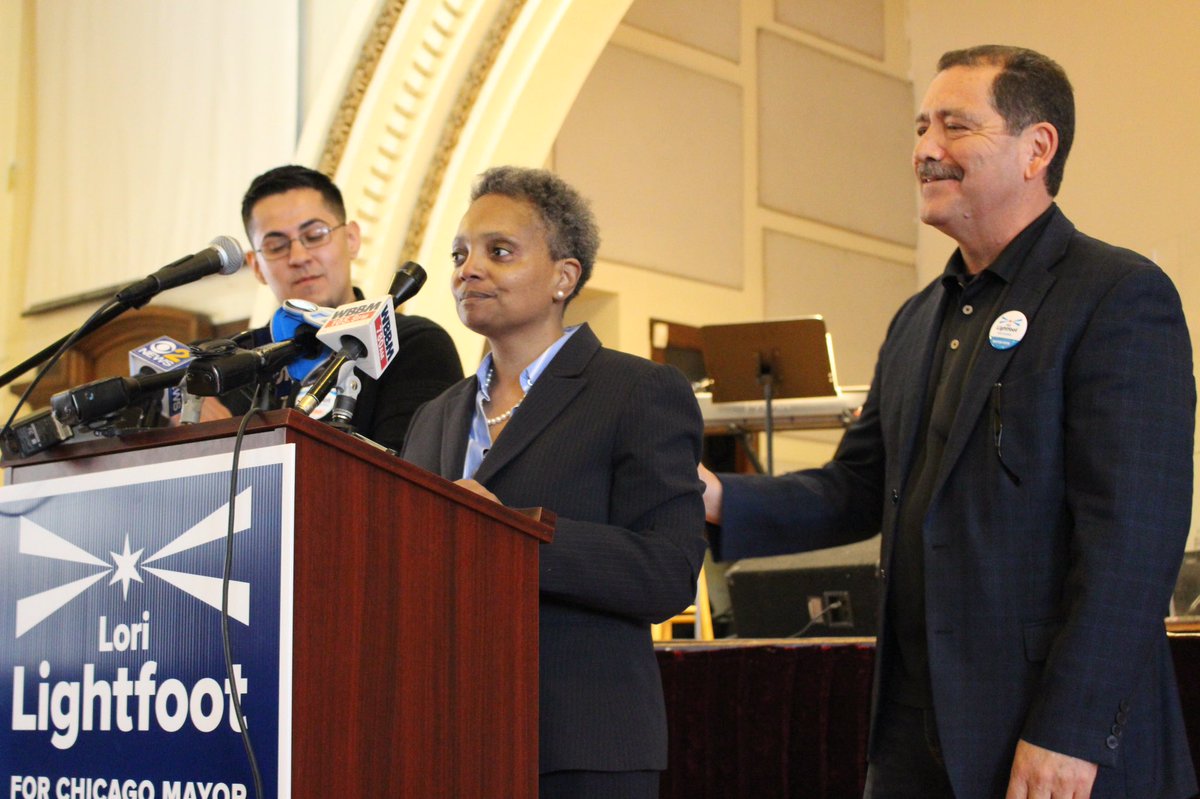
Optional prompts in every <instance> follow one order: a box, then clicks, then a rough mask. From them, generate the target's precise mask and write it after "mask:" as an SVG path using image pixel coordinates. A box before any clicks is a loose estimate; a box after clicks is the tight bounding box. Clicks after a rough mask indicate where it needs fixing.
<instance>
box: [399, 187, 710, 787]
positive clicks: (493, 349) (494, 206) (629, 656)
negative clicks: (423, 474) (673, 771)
mask: <svg viewBox="0 0 1200 799" xmlns="http://www.w3.org/2000/svg"><path fill="white" fill-rule="evenodd" d="M598 244H599V238H598V234H597V232H596V229H595V222H594V220H593V218H592V214H591V212H590V210H589V209H588V208H587V205H586V202H585V201H584V200H583V199H582V198H581V197H580V196H579V195H578V194H577V193H576V192H575V191H574V190H573V189H572V188H571V187H569V186H567V185H566V184H565V183H564V182H563V181H562V180H561V179H559V178H558V177H557V176H555V175H553V174H551V173H549V172H546V171H544V170H531V169H521V168H516V167H496V168H494V169H491V170H488V171H487V172H485V173H484V175H483V176H481V178H480V180H479V181H478V182H477V184H476V186H475V188H474V191H473V193H472V203H471V206H470V208H469V210H468V211H467V214H466V215H465V216H464V217H463V221H462V223H461V224H460V226H459V232H458V235H457V236H456V237H455V240H454V244H453V246H452V250H451V251H452V255H453V259H454V265H455V268H454V272H453V275H452V277H451V287H452V289H453V291H454V294H455V298H456V304H457V306H458V313H459V316H460V318H462V320H463V323H464V324H465V325H466V326H467V327H468V328H470V329H471V330H473V331H475V332H477V333H480V334H482V335H484V336H486V338H487V340H488V344H489V346H490V353H489V354H488V355H487V356H486V357H485V359H484V361H483V363H482V364H481V365H480V368H479V370H478V371H477V373H476V374H475V375H474V376H472V377H469V378H467V379H466V380H464V381H463V382H461V383H460V384H458V385H457V386H454V387H453V388H451V389H450V390H448V391H447V392H446V393H445V394H443V395H442V396H440V397H438V398H437V399H435V400H433V401H432V402H430V403H428V404H427V405H425V406H424V407H422V408H421V409H420V410H419V411H418V412H417V414H416V416H414V417H413V421H412V426H411V427H410V428H409V432H408V439H407V442H406V443H405V447H404V451H403V453H402V455H403V457H404V458H405V459H406V460H409V461H411V462H413V463H415V464H417V465H418V466H421V467H423V468H425V469H428V470H430V471H432V472H435V473H437V474H440V475H442V476H443V477H446V478H447V479H451V480H457V481H459V483H460V484H462V485H465V486H467V487H468V488H470V489H471V490H474V491H476V492H477V493H480V494H482V495H484V496H487V497H489V498H490V499H493V500H495V501H498V502H502V503H503V504H505V505H508V506H510V507H545V508H549V509H550V510H553V511H554V512H555V514H556V515H557V523H556V527H555V531H554V540H553V542H552V543H550V544H547V545H545V546H542V547H541V548H540V553H539V556H540V557H539V568H540V572H539V582H538V588H539V603H538V607H539V660H538V668H539V694H540V697H539V699H540V701H539V739H538V751H539V772H540V776H539V795H540V796H541V797H543V799H556V798H557V797H563V799H568V798H569V799H589V798H591V797H594V798H595V799H632V797H642V798H645V799H650V797H656V796H658V776H659V774H658V773H659V772H660V771H661V770H662V769H664V768H666V764H667V763H666V761H667V729H666V711H665V707H664V702H663V694H662V682H661V677H660V675H659V671H658V664H657V661H656V660H655V657H654V649H653V644H652V642H651V638H650V625H651V623H655V622H661V621H663V620H665V619H667V618H669V617H670V616H672V615H674V614H675V613H678V612H679V611H680V610H682V609H683V608H684V607H686V606H687V605H689V604H691V603H692V601H693V600H694V598H695V594H696V579H697V577H698V574H699V569H700V565H701V562H702V560H703V557H704V550H705V541H704V507H703V502H702V500H701V497H700V491H701V484H700V481H699V480H697V479H696V467H697V464H698V463H699V459H700V444H701V435H702V427H703V425H702V421H701V418H700V411H699V407H698V406H697V404H696V400H695V397H694V396H693V394H692V390H691V386H690V385H689V384H688V382H687V379H686V378H684V376H683V375H682V374H681V373H680V372H679V371H677V370H675V369H673V368H671V367H667V366H663V365H660V364H655V363H651V362H650V361H647V360H645V359H643V358H637V357H635V356H632V355H628V354H625V353H620V352H615V351H613V350H609V349H606V348H604V347H602V346H601V344H600V341H599V339H598V338H597V337H596V336H595V334H594V333H592V331H591V329H590V328H589V327H588V326H587V325H586V324H584V325H579V326H577V327H569V328H564V326H563V313H564V309H565V307H566V305H567V303H568V302H570V300H571V299H572V298H573V297H574V296H576V294H578V292H579V289H580V288H581V287H582V286H583V284H584V283H585V282H586V280H587V278H588V276H589V275H590V273H591V270H592V265H593V262H594V259H595V254H596V249H597V247H598Z"/></svg>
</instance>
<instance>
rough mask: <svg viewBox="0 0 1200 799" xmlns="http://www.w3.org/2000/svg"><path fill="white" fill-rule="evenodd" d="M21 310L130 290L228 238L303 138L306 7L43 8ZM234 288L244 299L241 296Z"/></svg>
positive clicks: (209, 0) (59, 1)
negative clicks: (243, 205)
mask: <svg viewBox="0 0 1200 799" xmlns="http://www.w3.org/2000/svg"><path fill="white" fill-rule="evenodd" d="M35 9H36V11H35V13H36V15H37V18H36V37H37V41H36V47H37V52H36V67H35V70H36V77H35V83H36V89H35V91H36V97H35V102H36V108H37V111H36V145H35V146H36V157H35V167H34V168H35V172H34V199H33V212H32V215H31V237H30V247H29V263H28V265H27V269H26V273H27V278H26V287H25V288H26V291H25V297H24V307H26V308H28V307H30V306H35V305H38V304H42V303H52V302H55V301H57V300H60V299H63V298H69V297H74V296H78V295H80V294H85V293H88V292H92V291H96V290H97V289H102V288H107V287H110V286H114V285H119V284H124V283H126V282H128V281H131V280H133V279H136V278H138V277H141V276H142V275H145V274H148V273H150V272H152V271H154V270H155V269H157V268H158V267H160V266H163V265H165V264H167V263H170V262H172V261H174V260H176V259H177V258H179V257H181V256H183V255H186V254H188V253H192V252H196V251H198V250H201V249H203V248H204V247H205V246H207V244H208V243H209V241H211V240H212V239H213V238H214V237H215V236H218V235H230V236H234V237H235V238H237V239H238V240H239V241H241V242H243V244H245V238H246V237H245V233H244V232H243V231H242V225H241V215H240V201H241V196H242V193H243V192H244V191H245V189H246V186H247V185H248V184H249V182H250V180H251V179H252V178H253V177H254V176H255V175H256V174H258V173H260V172H262V171H264V170H266V169H269V168H270V167H272V166H276V165H278V164H282V163H287V162H288V161H290V160H291V158H292V154H293V152H294V150H295V144H296V138H297V129H298V123H297V116H298V112H297V108H298V105H297V103H298V74H299V63H298V58H299V56H298V49H299V44H298V40H299V36H298V25H299V20H298V17H299V6H298V3H297V0H205V2H186V3H182V2H165V1H163V0H40V2H38V3H37V4H36V5H35ZM229 285H230V286H231V287H232V286H234V285H239V286H240V285H241V283H238V284H233V283H231V284H229Z"/></svg>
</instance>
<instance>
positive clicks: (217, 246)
mask: <svg viewBox="0 0 1200 799" xmlns="http://www.w3.org/2000/svg"><path fill="white" fill-rule="evenodd" d="M209 246H210V247H212V248H213V249H214V250H216V251H217V256H218V257H219V258H220V259H221V268H220V269H219V270H217V273H218V274H221V275H232V274H233V273H234V272H236V271H237V270H239V269H241V268H242V263H243V262H244V261H245V260H246V254H245V253H244V252H243V251H242V245H240V244H238V240H237V239H235V238H234V237H233V236H217V237H216V238H215V239H213V240H212V241H210V242H209Z"/></svg>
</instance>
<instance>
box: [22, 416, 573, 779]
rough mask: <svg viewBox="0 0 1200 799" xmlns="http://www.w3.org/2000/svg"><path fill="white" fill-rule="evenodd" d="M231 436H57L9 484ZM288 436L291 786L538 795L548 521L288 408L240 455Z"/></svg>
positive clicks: (220, 443) (180, 454)
mask: <svg viewBox="0 0 1200 799" xmlns="http://www.w3.org/2000/svg"><path fill="white" fill-rule="evenodd" d="M235 432H236V425H235V423H234V421H233V420H230V421H225V422H214V423H209V424H202V425H194V426H191V427H185V428H179V429H173V430H162V431H154V432H149V433H141V434H135V435H132V436H128V437H125V438H122V439H119V440H117V439H97V440H96V441H88V442H83V443H77V444H70V445H63V446H60V447H58V448H56V449H54V450H51V451H48V452H46V453H42V454H40V455H38V456H34V457H33V458H30V459H27V460H21V461H15V462H9V463H5V464H4V465H5V466H6V467H8V468H7V470H6V479H5V483H6V484H7V485H17V484H22V483H29V482H31V481H40V480H45V479H51V478H61V477H64V476H72V475H85V474H89V473H92V472H96V471H106V470H111V469H120V468H123V467H128V466H139V465H144V464H154V463H160V462H161V463H166V462H168V461H172V460H178V459H180V458H190V457H201V456H205V455H214V454H222V453H228V452H231V451H232V448H233V440H234V433H235ZM283 444H291V445H294V448H295V449H294V458H295V461H294V463H295V466H294V470H295V472H294V473H295V483H294V485H295V495H294V569H293V578H294V579H293V585H294V599H293V611H292V614H293V615H292V619H293V623H292V628H291V630H290V636H291V645H292V652H293V655H292V664H291V685H292V687H291V705H292V707H291V748H290V753H291V756H290V785H291V795H293V796H298V797H331V796H356V797H357V796H363V797H373V796H379V797H384V796H386V797H429V796H453V797H495V796H505V797H535V796H536V794H537V771H538V768H537V763H538V755H537V752H538V741H537V731H538V718H537V716H538V713H537V707H538V701H537V691H538V673H537V670H538V605H537V602H538V552H537V549H538V545H539V543H541V542H547V541H549V540H550V539H551V537H552V525H553V519H552V518H549V517H551V516H552V514H550V513H548V512H547V513H545V514H544V515H541V516H539V515H538V514H536V513H535V514H526V513H522V512H520V511H516V510H513V509H510V508H505V507H502V506H500V505H497V504H495V503H492V502H489V501H487V500H485V499H483V498H482V497H479V496H477V495H475V494H472V493H471V492H468V491H466V490H464V489H461V488H459V487H458V486H455V485H453V484H452V483H450V482H448V481H446V480H443V479H441V478H440V477H437V476H435V475H432V474H429V473H427V472H424V471H422V470H420V469H418V468H416V467H414V466H412V465H410V464H408V463H406V462H404V461H401V460H400V459H399V458H396V457H395V456H393V455H390V454H388V453H386V452H384V451H381V450H378V449H376V448H374V447H372V446H371V445H369V444H366V443H364V442H362V441H358V440H355V439H354V438H352V437H350V436H346V435H344V434H342V433H340V432H338V431H335V430H333V429H331V428H329V427H327V426H326V425H324V424H321V423H319V422H314V421H312V420H310V419H308V418H307V417H305V416H303V415H301V414H299V413H296V412H294V411H274V412H270V413H266V414H262V415H260V416H259V417H257V419H256V420H255V421H253V422H252V423H251V424H250V426H249V428H248V431H247V435H246V437H245V442H244V444H243V452H249V451H251V450H252V449H254V448H262V447H275V446H279V445H283ZM235 569H236V565H235ZM158 634H162V633H161V632H159V633H158ZM288 634H289V631H287V630H281V631H280V637H281V638H284V637H286V636H287V635H288ZM250 729H251V732H252V733H253V729H254V725H253V723H251V725H250ZM196 757H203V753H202V752H197V753H196ZM238 778H239V779H244V778H245V775H244V774H243V775H238ZM283 778H284V775H281V781H283ZM250 795H251V796H253V790H251V792H250Z"/></svg>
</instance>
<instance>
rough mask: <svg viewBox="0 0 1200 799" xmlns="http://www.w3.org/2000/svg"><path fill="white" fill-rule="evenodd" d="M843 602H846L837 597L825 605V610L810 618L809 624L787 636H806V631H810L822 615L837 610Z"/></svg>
mask: <svg viewBox="0 0 1200 799" xmlns="http://www.w3.org/2000/svg"><path fill="white" fill-rule="evenodd" d="M843 604H844V603H843V602H842V600H840V599H835V600H833V601H832V602H830V603H829V604H828V605H826V606H825V609H824V610H822V611H821V612H820V613H818V614H817V615H816V616H813V617H812V618H811V619H809V620H808V624H806V625H804V626H803V627H801V628H800V629H799V630H797V631H796V632H794V633H792V634H791V635H789V636H786V637H787V638H801V637H803V636H804V634H805V633H806V632H808V631H809V629H810V628H811V627H812V626H813V625H814V624H816V623H817V622H818V621H820V620H821V617H822V616H824V615H826V614H827V613H829V612H830V611H831V610H837V609H838V608H840V607H841V606H842V605H843Z"/></svg>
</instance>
